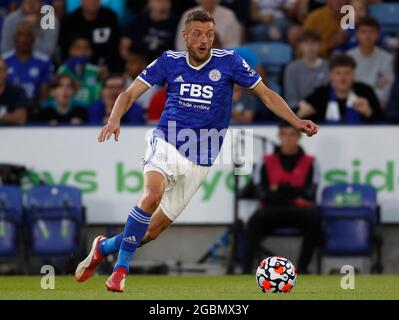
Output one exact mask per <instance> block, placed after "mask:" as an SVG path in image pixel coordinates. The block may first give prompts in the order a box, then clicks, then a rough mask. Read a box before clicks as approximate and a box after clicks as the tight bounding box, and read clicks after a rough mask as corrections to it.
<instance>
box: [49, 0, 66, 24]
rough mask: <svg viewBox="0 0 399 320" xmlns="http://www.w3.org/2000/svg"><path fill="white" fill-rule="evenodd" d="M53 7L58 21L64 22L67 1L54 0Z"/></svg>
mask: <svg viewBox="0 0 399 320" xmlns="http://www.w3.org/2000/svg"><path fill="white" fill-rule="evenodd" d="M51 5H52V6H53V7H54V13H55V15H56V17H58V19H60V20H62V18H63V17H64V15H65V10H66V3H65V0H52V1H51Z"/></svg>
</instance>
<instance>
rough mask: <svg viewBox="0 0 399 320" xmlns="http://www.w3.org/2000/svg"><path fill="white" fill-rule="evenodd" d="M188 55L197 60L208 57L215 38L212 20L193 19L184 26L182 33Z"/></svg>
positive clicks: (202, 60)
mask: <svg viewBox="0 0 399 320" xmlns="http://www.w3.org/2000/svg"><path fill="white" fill-rule="evenodd" d="M183 37H184V39H185V40H186V44H187V50H188V53H189V54H190V57H191V58H193V59H194V60H195V61H197V62H204V61H206V59H208V57H209V54H210V50H211V48H212V45H213V41H214V40H215V30H214V25H213V23H212V22H200V21H193V22H191V23H189V24H188V25H187V26H186V30H185V31H184V33H183Z"/></svg>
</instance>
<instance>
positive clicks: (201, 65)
mask: <svg viewBox="0 0 399 320" xmlns="http://www.w3.org/2000/svg"><path fill="white" fill-rule="evenodd" d="M212 56H213V49H211V55H210V56H209V58H208V60H206V61H205V62H204V63H203V64H200V65H199V66H198V67H195V66H193V65H192V64H191V63H190V61H189V59H188V51H187V52H186V61H187V64H188V66H189V67H190V68H192V69H194V70H197V71H198V70H201V69H202V68H203V67H205V66H206V65H207V64H208V63H209V61H211V59H212Z"/></svg>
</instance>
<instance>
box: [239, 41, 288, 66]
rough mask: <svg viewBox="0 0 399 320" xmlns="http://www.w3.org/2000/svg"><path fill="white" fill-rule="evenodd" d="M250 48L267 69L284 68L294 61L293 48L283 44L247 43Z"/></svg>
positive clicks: (246, 45)
mask: <svg viewBox="0 0 399 320" xmlns="http://www.w3.org/2000/svg"><path fill="white" fill-rule="evenodd" d="M243 47H246V48H249V49H250V50H251V51H252V52H254V53H255V55H256V56H257V57H258V59H259V60H260V63H261V64H263V65H264V66H265V67H269V68H270V67H272V68H282V67H283V66H284V65H286V64H287V63H288V62H290V61H291V59H292V48H291V47H290V46H289V45H288V44H286V43H283V42H258V43H247V44H244V45H243Z"/></svg>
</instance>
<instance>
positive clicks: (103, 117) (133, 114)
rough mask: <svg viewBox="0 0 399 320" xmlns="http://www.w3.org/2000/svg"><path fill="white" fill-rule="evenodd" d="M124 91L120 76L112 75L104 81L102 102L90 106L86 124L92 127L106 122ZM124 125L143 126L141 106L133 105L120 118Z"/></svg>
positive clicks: (122, 80)
mask: <svg viewBox="0 0 399 320" xmlns="http://www.w3.org/2000/svg"><path fill="white" fill-rule="evenodd" d="M123 90H124V78H123V76H122V75H118V74H114V75H110V76H108V77H107V78H106V79H105V80H104V89H103V91H102V100H100V101H97V102H95V103H94V104H92V105H91V106H90V107H89V108H88V110H87V114H88V123H89V124H92V125H104V124H106V123H107V122H108V118H109V116H110V115H111V112H112V108H113V106H114V104H115V101H116V99H117V98H118V96H119V94H121V93H122V92H123ZM122 122H123V123H125V124H143V123H145V121H144V111H143V109H142V108H141V106H140V105H139V104H137V103H134V104H133V106H132V107H131V108H130V109H129V110H128V111H127V112H126V114H125V115H124V116H123V118H122Z"/></svg>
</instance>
